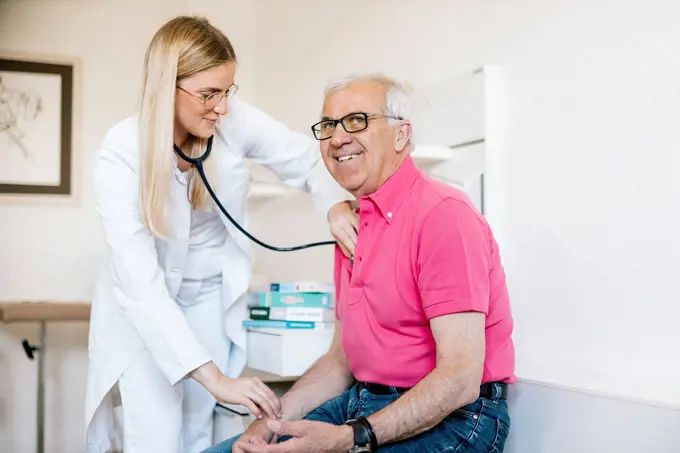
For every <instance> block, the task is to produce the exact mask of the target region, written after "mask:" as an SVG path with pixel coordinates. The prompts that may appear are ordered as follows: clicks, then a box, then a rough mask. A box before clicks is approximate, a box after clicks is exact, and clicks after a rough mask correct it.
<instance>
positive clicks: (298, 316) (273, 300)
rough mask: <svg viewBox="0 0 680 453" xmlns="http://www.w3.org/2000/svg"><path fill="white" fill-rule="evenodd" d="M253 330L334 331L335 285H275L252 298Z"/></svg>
mask: <svg viewBox="0 0 680 453" xmlns="http://www.w3.org/2000/svg"><path fill="white" fill-rule="evenodd" d="M248 310H249V313H250V319H248V320H245V321H244V322H243V326H244V327H245V328H247V329H249V330H252V329H332V328H333V327H334V323H335V309H334V300H333V285H332V284H328V283H319V282H285V283H271V284H270V285H269V291H263V292H255V293H252V294H251V301H250V303H249V304H248Z"/></svg>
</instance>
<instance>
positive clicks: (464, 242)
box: [418, 198, 491, 319]
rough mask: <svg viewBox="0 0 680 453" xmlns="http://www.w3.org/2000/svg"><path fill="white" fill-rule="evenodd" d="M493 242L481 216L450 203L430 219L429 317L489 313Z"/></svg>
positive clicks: (425, 279)
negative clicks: (472, 312)
mask: <svg viewBox="0 0 680 453" xmlns="http://www.w3.org/2000/svg"><path fill="white" fill-rule="evenodd" d="M490 256H491V243H490V238H489V230H488V226H487V225H486V222H484V220H483V218H482V217H481V214H479V213H477V212H476V211H474V210H473V209H472V208H471V207H470V206H468V205H467V204H465V203H464V202H462V201H460V200H456V199H453V198H448V199H445V200H443V201H442V202H440V203H439V204H438V205H437V206H435V207H434V208H433V209H432V210H431V211H430V212H429V213H428V215H427V216H426V217H425V220H424V223H423V225H422V228H421V231H420V235H419V248H418V289H419V292H420V295H421V300H422V304H423V308H424V310H425V315H426V316H427V318H428V319H432V318H434V317H437V316H442V315H447V314H452V313H460V312H466V311H477V312H482V313H484V314H487V313H488V308H489V293H490V284H489V269H490Z"/></svg>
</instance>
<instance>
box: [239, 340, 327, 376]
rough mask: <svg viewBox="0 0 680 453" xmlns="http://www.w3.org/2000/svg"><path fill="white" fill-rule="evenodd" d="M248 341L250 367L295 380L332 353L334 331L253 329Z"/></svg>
mask: <svg viewBox="0 0 680 453" xmlns="http://www.w3.org/2000/svg"><path fill="white" fill-rule="evenodd" d="M246 339H247V340H246V341H247V348H248V355H247V363H248V366H249V367H250V368H253V369H255V370H259V371H264V372H267V373H271V374H275V375H277V376H282V377H291V378H295V377H298V376H301V375H302V374H303V373H304V372H305V371H306V370H307V369H308V368H309V367H310V366H311V365H312V364H313V363H314V362H315V361H316V360H317V359H318V358H319V357H321V356H322V355H323V354H325V353H326V352H327V351H328V349H329V348H330V345H331V342H332V340H333V330H331V329H328V330H311V329H309V330H307V329H252V330H248V332H247V336H246Z"/></svg>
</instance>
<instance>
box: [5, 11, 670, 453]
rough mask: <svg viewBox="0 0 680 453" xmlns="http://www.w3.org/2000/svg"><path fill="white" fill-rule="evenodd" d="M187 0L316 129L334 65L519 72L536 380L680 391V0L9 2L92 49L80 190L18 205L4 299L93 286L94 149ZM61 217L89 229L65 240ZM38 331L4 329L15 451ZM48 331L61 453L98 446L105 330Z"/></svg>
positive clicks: (511, 246)
mask: <svg viewBox="0 0 680 453" xmlns="http://www.w3.org/2000/svg"><path fill="white" fill-rule="evenodd" d="M161 4H162V5H163V7H164V10H161V9H160V6H161ZM348 5H350V6H348ZM351 5H354V6H351ZM643 5H646V6H643ZM186 11H189V12H204V13H208V14H210V17H211V19H212V20H213V21H214V22H215V23H216V24H217V25H219V26H221V27H222V28H223V29H224V30H225V31H226V32H227V33H228V34H229V36H230V37H231V38H232V40H233V41H234V44H235V46H236V49H237V52H238V53H239V54H240V59H241V62H242V65H241V68H240V70H239V74H238V75H237V78H238V83H239V84H240V85H241V87H242V90H243V91H242V94H243V95H244V96H245V97H246V98H249V99H251V100H256V101H257V102H258V105H259V106H260V107H261V108H263V109H264V110H265V111H267V112H270V113H272V114H274V115H275V116H276V117H278V118H280V119H282V120H284V121H285V122H286V123H287V124H289V125H290V126H291V127H293V128H295V129H298V130H301V131H304V132H306V131H307V130H308V127H309V124H311V122H313V121H314V119H315V118H316V117H317V115H318V112H319V109H320V105H321V95H322V93H321V90H322V86H323V83H324V82H325V81H326V79H327V77H329V76H331V75H335V74H337V73H342V72H346V71H348V70H355V69H356V70H358V69H381V70H384V71H386V72H388V73H390V74H393V75H395V76H398V77H401V78H405V79H409V80H411V81H413V82H416V83H425V82H427V81H428V80H434V79H439V78H442V77H444V76H446V75H447V74H452V73H455V72H458V71H459V70H464V69H469V68H471V67H475V66H478V65H482V64H486V63H493V64H496V65H499V66H501V67H502V69H503V70H504V71H505V74H506V86H507V88H508V92H507V97H508V107H509V109H508V112H507V125H506V130H507V131H508V137H507V139H508V141H507V144H506V152H507V156H508V159H507V160H508V162H509V164H508V166H507V168H506V173H507V175H506V181H507V187H506V190H507V200H508V205H507V212H506V216H505V223H506V230H505V231H504V232H503V237H504V238H505V239H506V240H505V243H504V244H503V246H504V250H503V255H504V259H505V263H506V267H507V270H508V275H509V284H510V289H511V292H512V296H513V308H514V312H515V318H516V324H517V330H516V334H515V340H516V343H517V354H518V356H517V359H518V363H517V365H518V374H519V375H520V376H522V377H526V378H531V379H535V380H538V381H546V382H552V383H557V384H562V385H569V386H574V387H580V388H585V389H594V390H606V391H607V392H608V393H618V394H621V395H623V396H628V397H634V398H642V399H648V400H654V401H662V402H665V403H668V404H676V405H677V404H680V387H678V386H677V385H674V382H672V379H673V377H674V375H677V372H678V371H680V370H679V369H678V365H677V363H678V361H677V360H673V357H675V356H676V355H677V352H676V349H677V347H674V346H676V345H677V344H678V343H679V342H680V334H679V333H678V329H675V328H674V324H673V322H674V320H675V319H676V318H677V317H678V315H679V314H680V307H679V306H678V304H677V303H674V301H676V300H677V291H676V290H675V287H674V285H673V282H674V281H675V280H674V277H675V275H674V274H675V272H674V271H675V270H676V269H677V264H676V263H677V261H678V258H680V246H679V242H678V241H677V240H674V238H673V237H672V236H671V233H672V232H673V231H678V230H680V216H679V215H678V212H679V211H678V209H677V208H676V206H677V203H674V201H675V200H677V199H679V197H680V185H678V182H677V179H676V180H675V181H673V180H672V179H671V175H672V174H675V175H677V174H679V173H678V170H679V168H678V166H679V163H678V157H677V156H678V155H680V154H679V153H678V151H679V150H678V144H677V143H678V142H677V141H676V140H675V135H676V134H675V129H676V124H677V123H678V119H679V117H680V115H679V113H680V112H679V111H678V109H679V107H678V106H680V102H678V101H680V99H678V98H679V97H680V96H679V90H678V88H679V86H680V85H679V84H680V44H679V43H680V29H678V27H677V25H676V21H675V19H674V18H675V17H678V14H679V13H680V6H677V5H674V4H673V2H665V1H662V0H657V1H650V2H646V3H644V4H643V3H642V2H639V1H622V0H619V1H616V2H615V1H605V0H571V1H569V2H567V1H561V2H558V1H554V0H552V1H547V0H543V1H539V0H522V1H515V2H503V1H491V0H479V1H477V2H464V1H460V0H455V1H454V0H440V1H436V0H426V1H421V2H408V1H405V0H391V1H389V2H388V1H387V0H384V1H374V2H360V3H359V2H357V3H355V4H352V3H349V4H348V3H346V2H345V3H332V2H330V3H329V2H326V3H324V4H323V6H321V5H320V4H319V3H318V2H314V1H312V0H289V1H286V2H285V3H284V2H272V1H266V0H262V1H258V2H255V1H248V0H243V1H236V0H233V1H218V0H214V1H208V0H206V1H198V0H188V1H183V0H173V1H172V2H168V1H167V0H166V1H162V2H161V0H146V1H144V2H132V1H125V2H120V1H113V0H111V1H104V0H100V1H97V2H83V1H75V0H73V1H66V0H62V1H59V2H45V1H27V0H22V1H21V2H4V3H0V48H2V49H9V50H16V51H27V52H39V53H57V54H66V55H75V56H79V57H81V58H83V61H84V67H83V74H82V76H83V84H84V85H83V88H82V102H83V118H82V130H81V133H80V140H81V143H82V147H81V150H80V152H81V159H80V161H79V163H78V164H79V167H78V168H77V169H76V171H77V173H78V176H79V178H80V183H81V184H82V187H83V189H82V190H81V195H80V198H79V200H78V203H77V205H76V206H49V205H47V206H45V205H40V206H35V205H29V206H20V205H12V206H3V205H0V219H1V221H0V250H1V251H2V253H1V254H0V300H2V299H24V298H42V299H65V300H71V299H88V298H89V297H90V294H91V289H92V285H93V278H94V269H95V268H96V263H97V260H98V257H99V253H100V251H101V242H100V235H99V234H100V233H99V225H98V223H97V219H96V217H95V213H94V212H93V210H92V197H91V194H90V192H89V184H90V182H91V181H90V164H91V159H92V156H93V154H94V152H96V148H97V146H98V144H99V141H100V140H101V138H102V136H103V134H104V133H105V131H106V129H107V128H108V127H109V126H110V125H111V124H112V123H114V122H115V121H117V120H118V119H120V118H122V117H124V116H125V115H127V114H129V113H130V112H131V110H132V109H133V108H134V103H135V101H136V95H137V93H138V89H139V88H138V87H139V74H140V69H141V61H142V56H143V52H144V49H145V46H146V43H147V42H148V39H149V38H150V37H151V34H152V33H153V32H154V30H155V29H156V28H157V27H158V26H159V25H160V24H161V23H162V22H163V21H165V20H166V19H167V18H169V17H170V16H172V15H174V14H176V13H179V12H186ZM374 14H375V15H378V17H380V18H381V19H382V20H380V21H379V20H376V19H374V18H373V17H372V15H374ZM120 31H124V32H125V34H121V35H118V36H117V37H116V38H115V39H113V33H114V32H115V33H118V32H120ZM321 52H323V53H321ZM120 69H122V70H124V71H123V72H121V73H119V74H117V75H115V76H114V71H117V70H120ZM269 203H270V204H265V205H256V206H254V208H255V210H256V212H255V213H254V215H253V220H252V224H253V227H252V230H253V232H254V233H255V234H257V235H259V236H261V237H262V239H265V240H271V241H272V242H274V243H278V244H286V245H288V244H293V243H299V242H303V241H307V240H316V239H320V240H322V239H326V238H327V233H326V230H325V225H324V224H323V221H322V219H318V218H316V217H313V216H311V215H310V214H309V213H305V211H304V210H302V209H298V210H296V211H295V212H297V213H298V214H297V217H296V218H295V219H294V220H291V221H289V222H288V221H287V222H282V221H281V220H280V217H279V216H278V215H277V213H279V214H280V213H281V210H280V209H279V210H278V211H276V210H274V211H272V210H268V208H270V207H272V206H273V205H272V204H271V203H272V202H269ZM276 203H278V202H276ZM300 203H302V204H303V205H305V204H306V205H307V206H308V203H309V202H308V200H307V199H306V198H304V197H303V198H302V199H301V200H300ZM286 206H287V207H286V209H289V207H288V205H286ZM7 220H11V221H12V222H11V223H10V222H8V221H7ZM270 225H276V227H277V229H276V230H273V229H272V228H271V227H270ZM58 226H59V227H64V228H65V229H66V231H67V233H65V234H63V235H57V234H56V227H58ZM300 227H305V228H306V230H304V231H300V230H299V229H300ZM295 229H298V231H295ZM256 253H257V255H256V258H257V264H256V270H257V272H258V273H260V274H266V276H267V277H269V278H293V277H296V278H330V269H331V263H330V260H329V259H328V258H329V256H330V251H329V250H311V251H306V252H299V253H296V254H275V253H273V252H268V251H264V250H261V249H257V251H256ZM35 333H36V331H35V329H34V327H33V326H29V325H26V326H24V325H17V326H12V327H9V328H7V327H5V326H2V327H0V450H2V451H11V452H17V453H23V452H31V451H33V446H34V437H33V426H34V411H33V407H34V395H35V392H34V386H35V381H34V364H33V363H30V362H28V361H27V360H26V359H25V358H24V357H23V352H22V351H21V349H20V345H19V342H20V340H21V338H22V337H24V336H28V337H29V338H31V339H35ZM48 334H49V335H50V342H51V343H50V346H51V348H52V349H51V350H50V354H51V355H50V356H49V357H48V364H47V373H48V374H47V377H48V387H47V402H48V406H47V415H48V420H47V434H48V441H47V447H48V452H54V453H56V452H63V451H81V450H80V448H81V445H82V427H81V425H80V422H79V420H82V397H83V388H84V381H85V370H86V357H87V356H86V341H87V327H86V326H85V325H77V324H76V325H70V324H68V325H59V326H56V325H55V326H53V327H52V328H51V329H50V330H49V331H48ZM537 416H540V414H538V415H537ZM536 451H539V450H536ZM523 453H524V452H523Z"/></svg>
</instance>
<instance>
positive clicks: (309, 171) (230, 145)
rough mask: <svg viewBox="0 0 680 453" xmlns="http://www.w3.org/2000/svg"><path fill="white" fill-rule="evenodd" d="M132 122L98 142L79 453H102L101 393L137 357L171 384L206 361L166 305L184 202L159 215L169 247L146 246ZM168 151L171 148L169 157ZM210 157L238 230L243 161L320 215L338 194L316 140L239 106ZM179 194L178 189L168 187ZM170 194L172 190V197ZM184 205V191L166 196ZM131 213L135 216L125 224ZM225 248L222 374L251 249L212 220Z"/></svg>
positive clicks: (183, 234) (222, 126)
mask: <svg viewBox="0 0 680 453" xmlns="http://www.w3.org/2000/svg"><path fill="white" fill-rule="evenodd" d="M137 119H138V118H137V116H136V115H135V116H132V117H130V118H127V119H125V120H124V121H122V122H120V123H118V124H116V125H115V126H114V127H112V128H111V130H110V131H109V132H108V134H107V135H106V137H105V139H104V141H103V144H102V148H101V150H100V151H99V153H98V154H97V156H96V159H95V163H94V169H95V171H94V191H95V199H96V206H97V209H98V211H99V213H100V215H101V216H102V224H103V228H104V231H105V237H106V251H107V253H106V258H105V262H104V264H103V266H102V269H101V274H100V278H99V281H98V283H97V286H96V290H95V294H94V297H93V301H92V314H91V321H90V337H89V360H90V363H89V370H88V380H87V392H86V400H85V412H86V427H87V437H86V444H87V448H86V451H87V452H88V453H105V452H106V451H107V450H108V449H109V448H110V447H111V440H112V438H113V437H114V435H115V432H114V423H113V405H112V401H111V392H110V390H111V389H112V388H113V386H114V385H115V384H116V382H117V381H118V379H119V377H120V376H121V374H122V373H123V371H125V369H126V367H128V366H129V365H130V364H131V363H132V362H133V360H134V359H135V358H136V357H137V356H138V355H139V354H140V353H141V352H142V351H144V350H145V349H146V350H148V352H149V353H150V354H151V356H152V357H153V358H154V359H155V360H156V361H157V363H158V364H159V365H160V369H161V371H162V372H163V374H164V375H165V377H166V378H167V379H168V381H169V382H170V383H171V384H176V383H178V382H179V381H181V380H182V379H183V378H185V376H186V374H187V372H189V371H190V370H192V369H194V368H196V367H197V366H198V365H200V364H202V363H204V362H205V359H206V358H205V354H204V353H201V352H200V351H202V348H201V347H200V345H199V344H198V342H197V340H196V338H195V336H194V334H193V332H192V331H191V329H190V328H189V326H188V325H187V322H186V320H185V319H184V315H183V313H182V311H181V309H180V308H179V307H178V306H177V304H176V303H175V300H174V297H175V296H176V295H177V291H178V289H179V287H180V283H181V282H182V277H183V274H184V273H185V271H187V269H185V263H186V258H187V249H188V235H189V227H190V218H191V212H190V207H189V206H188V204H187V203H175V204H173V205H172V207H171V208H170V209H169V211H168V220H169V221H170V225H171V230H172V232H173V235H174V239H173V240H169V241H164V240H157V239H155V238H153V237H152V236H151V235H150V233H149V231H148V229H147V228H145V227H144V224H143V222H142V220H141V215H140V207H139V203H138V170H139V162H138V141H137V140H138V124H137ZM168 152H172V150H168ZM210 159H216V160H218V168H219V172H218V173H219V176H218V178H217V181H215V182H211V185H212V186H213V187H214V188H215V191H216V193H217V195H218V197H219V198H220V200H221V201H222V204H223V205H224V207H225V208H226V209H227V211H228V212H229V213H230V214H231V215H232V217H234V219H235V220H236V221H237V222H239V223H240V224H241V225H242V226H243V227H244V228H246V229H247V228H248V221H247V215H246V208H247V205H246V203H247V194H248V188H249V181H250V178H249V172H248V170H247V167H246V165H245V159H252V160H253V161H255V162H257V163H259V164H262V165H264V166H266V167H267V168H269V169H270V170H272V171H273V172H274V173H275V174H277V175H278V177H279V178H280V179H281V180H282V181H283V182H284V183H286V184H287V185H290V186H292V187H297V188H301V189H305V190H307V191H309V192H311V194H312V196H313V200H314V203H315V206H316V208H317V209H318V210H319V212H320V213H323V215H325V214H326V213H327V211H328V209H329V208H330V207H331V206H332V205H333V204H334V203H337V202H339V201H341V200H345V199H349V197H347V193H346V192H345V191H343V190H342V189H341V188H340V186H339V185H338V184H337V183H336V182H335V180H333V178H332V177H331V176H330V174H329V173H328V172H327V170H326V168H325V166H324V164H323V161H322V160H321V159H320V154H319V145H318V142H317V141H316V140H314V139H313V138H311V137H307V136H305V135H303V134H300V133H295V132H292V131H291V130H289V129H288V128H287V127H286V126H285V125H283V124H282V123H280V122H278V121H275V120H274V119H272V118H271V117H269V116H268V115H266V114H264V113H263V112H262V111H260V110H258V109H256V108H255V107H253V106H251V105H249V104H248V103H246V102H244V101H240V100H238V99H234V100H231V101H230V102H229V113H228V114H226V115H224V116H222V118H221V120H220V123H219V124H218V127H217V131H216V133H215V138H214V142H213V150H212V154H211V157H210ZM177 187H181V186H177ZM177 190H178V191H179V190H181V189H177ZM174 195H175V196H177V197H186V193H185V192H184V193H175V194H174ZM130 214H134V215H133V216H131V215H130ZM221 217H222V219H223V221H224V223H225V225H226V227H227V229H228V232H229V234H230V235H231V237H232V239H233V241H227V244H228V245H227V246H226V247H227V250H225V256H226V259H225V263H224V268H223V271H222V278H223V279H224V281H225V284H226V285H228V287H229V289H230V291H228V292H226V294H228V296H226V297H225V299H226V300H224V301H223V313H224V327H225V329H226V335H227V337H228V338H229V340H230V341H231V350H230V353H229V358H228V362H227V368H226V374H227V375H228V376H231V377H236V376H239V375H240V373H241V372H242V370H243V368H244V366H245V357H246V354H245V348H246V341H245V331H244V329H243V327H242V325H241V321H242V320H243V319H245V317H246V308H245V298H244V297H241V296H242V295H243V294H244V293H245V292H246V291H247V288H248V285H249V282H250V276H251V270H252V258H251V244H250V242H249V239H248V238H246V237H245V236H244V235H243V234H242V233H241V232H240V231H238V230H237V229H236V228H235V227H234V226H233V225H232V224H231V222H229V220H228V219H227V218H226V217H224V216H223V215H221Z"/></svg>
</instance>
